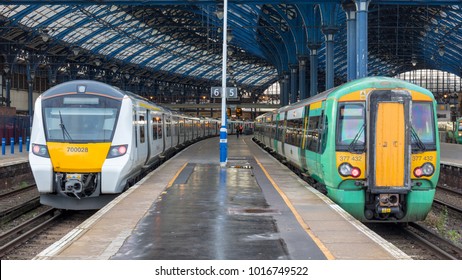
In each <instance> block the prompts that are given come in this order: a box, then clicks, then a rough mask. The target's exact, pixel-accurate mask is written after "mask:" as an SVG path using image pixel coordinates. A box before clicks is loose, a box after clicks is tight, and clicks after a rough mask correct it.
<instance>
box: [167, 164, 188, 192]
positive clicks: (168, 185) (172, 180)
mask: <svg viewBox="0 0 462 280" xmlns="http://www.w3.org/2000/svg"><path fill="white" fill-rule="evenodd" d="M186 165H188V162H185V163H184V164H183V166H181V168H180V169H179V170H178V171H177V172H176V174H175V176H173V178H172V179H171V180H170V181H169V182H168V184H167V187H166V189H168V188H170V187H171V186H173V182H175V180H176V178H178V176H180V174H181V172H182V171H183V169H184V168H185V167H186Z"/></svg>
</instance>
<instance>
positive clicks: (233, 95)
mask: <svg viewBox="0 0 462 280" xmlns="http://www.w3.org/2000/svg"><path fill="white" fill-rule="evenodd" d="M221 89H222V88H221V87H211V89H210V96H211V97H212V98H222V97H223V93H222V90H221ZM225 96H226V98H228V99H239V95H238V94H237V87H227V88H226V95H225Z"/></svg>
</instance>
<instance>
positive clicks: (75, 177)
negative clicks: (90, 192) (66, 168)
mask: <svg viewBox="0 0 462 280" xmlns="http://www.w3.org/2000/svg"><path fill="white" fill-rule="evenodd" d="M81 178H82V175H81V174H67V176H66V182H65V184H64V192H65V193H72V194H74V195H75V197H77V198H78V199H80V197H79V195H78V194H79V193H81V192H82V190H83V183H82V181H81Z"/></svg>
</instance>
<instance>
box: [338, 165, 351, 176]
mask: <svg viewBox="0 0 462 280" xmlns="http://www.w3.org/2000/svg"><path fill="white" fill-rule="evenodd" d="M352 169H353V167H352V166H351V165H350V164H349V163H342V164H340V166H339V167H338V173H340V175H342V176H344V177H346V176H350V175H351V170H352Z"/></svg>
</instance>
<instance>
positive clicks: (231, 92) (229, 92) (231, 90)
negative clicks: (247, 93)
mask: <svg viewBox="0 0 462 280" xmlns="http://www.w3.org/2000/svg"><path fill="white" fill-rule="evenodd" d="M226 97H227V98H228V99H238V98H239V96H238V95H237V87H227V88H226Z"/></svg>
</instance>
